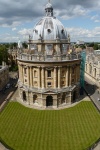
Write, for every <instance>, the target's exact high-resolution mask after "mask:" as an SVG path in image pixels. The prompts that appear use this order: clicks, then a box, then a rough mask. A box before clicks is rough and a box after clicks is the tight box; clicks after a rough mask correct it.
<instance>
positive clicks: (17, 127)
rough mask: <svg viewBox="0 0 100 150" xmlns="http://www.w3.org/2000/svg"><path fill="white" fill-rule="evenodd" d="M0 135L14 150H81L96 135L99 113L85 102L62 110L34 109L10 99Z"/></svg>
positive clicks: (99, 132) (0, 117)
mask: <svg viewBox="0 0 100 150" xmlns="http://www.w3.org/2000/svg"><path fill="white" fill-rule="evenodd" d="M0 137H1V139H2V140H3V141H4V142H5V143H6V144H7V145H9V146H10V147H12V148H13V149H14V150H83V149H86V148H87V147H88V146H90V145H91V144H92V143H94V142H95V141H96V140H97V139H98V138H99V137H100V114H99V112H98V111H97V110H96V108H95V107H94V106H93V104H92V103H91V102H89V101H84V102H81V103H79V104H78V105H76V106H75V107H72V108H67V109H63V110H34V109H30V108H26V107H24V106H22V105H21V104H19V103H17V102H10V103H9V104H8V105H7V107H6V108H5V110H4V111H3V112H2V113H1V114H0Z"/></svg>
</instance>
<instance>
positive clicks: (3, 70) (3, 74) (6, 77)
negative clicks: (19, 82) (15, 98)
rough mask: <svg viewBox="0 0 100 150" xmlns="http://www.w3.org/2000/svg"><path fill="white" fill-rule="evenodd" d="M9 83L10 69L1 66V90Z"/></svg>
mask: <svg viewBox="0 0 100 150" xmlns="http://www.w3.org/2000/svg"><path fill="white" fill-rule="evenodd" d="M8 81H9V68H8V66H6V65H3V66H0V90H2V88H3V87H4V86H5V85H6V84H7V83H8Z"/></svg>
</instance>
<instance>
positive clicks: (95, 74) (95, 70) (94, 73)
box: [94, 68, 96, 77]
mask: <svg viewBox="0 0 100 150" xmlns="http://www.w3.org/2000/svg"><path fill="white" fill-rule="evenodd" d="M94 77H96V68H95V69H94Z"/></svg>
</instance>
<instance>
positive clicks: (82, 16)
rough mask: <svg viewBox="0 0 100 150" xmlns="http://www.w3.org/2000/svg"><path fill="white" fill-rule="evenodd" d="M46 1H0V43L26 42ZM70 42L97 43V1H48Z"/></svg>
mask: <svg viewBox="0 0 100 150" xmlns="http://www.w3.org/2000/svg"><path fill="white" fill-rule="evenodd" d="M47 3H48V0H42V1H41V0H28V1H25V0H0V42H17V41H18V40H19V39H20V40H21V41H27V40H28V36H29V34H32V30H33V28H34V25H35V24H36V23H37V22H38V21H39V20H40V18H42V17H43V16H44V15H45V11H44V9H45V5H46V4H47ZM51 3H52V5H53V8H54V15H55V16H56V17H57V18H58V19H59V20H60V21H61V22H62V24H63V25H64V26H65V28H66V30H67V33H68V34H70V37H71V41H72V42H73V41H75V42H76V41H77V40H82V41H85V42H93V41H97V42H100V10H99V9H100V0H96V1H93V0H51Z"/></svg>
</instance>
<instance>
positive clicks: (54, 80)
mask: <svg viewBox="0 0 100 150" xmlns="http://www.w3.org/2000/svg"><path fill="white" fill-rule="evenodd" d="M28 47H29V49H28V50H27V51H20V52H19V54H18V67H19V82H18V83H19V95H20V99H21V101H22V102H26V103H27V104H29V105H38V106H44V107H48V106H53V107H58V106H60V105H63V104H68V103H73V102H75V101H77V100H78V98H79V90H80V84H79V81H80V62H81V59H80V58H81V57H80V53H75V52H74V53H73V52H70V53H69V47H70V36H69V35H67V32H66V29H65V28H64V26H63V25H62V23H61V22H60V21H59V20H58V19H57V18H56V17H54V16H53V7H52V5H51V4H50V3H48V4H47V5H46V7H45V17H44V18H42V19H41V20H40V21H39V22H38V23H37V24H36V26H35V27H34V30H33V36H30V37H29V46H28Z"/></svg>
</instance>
